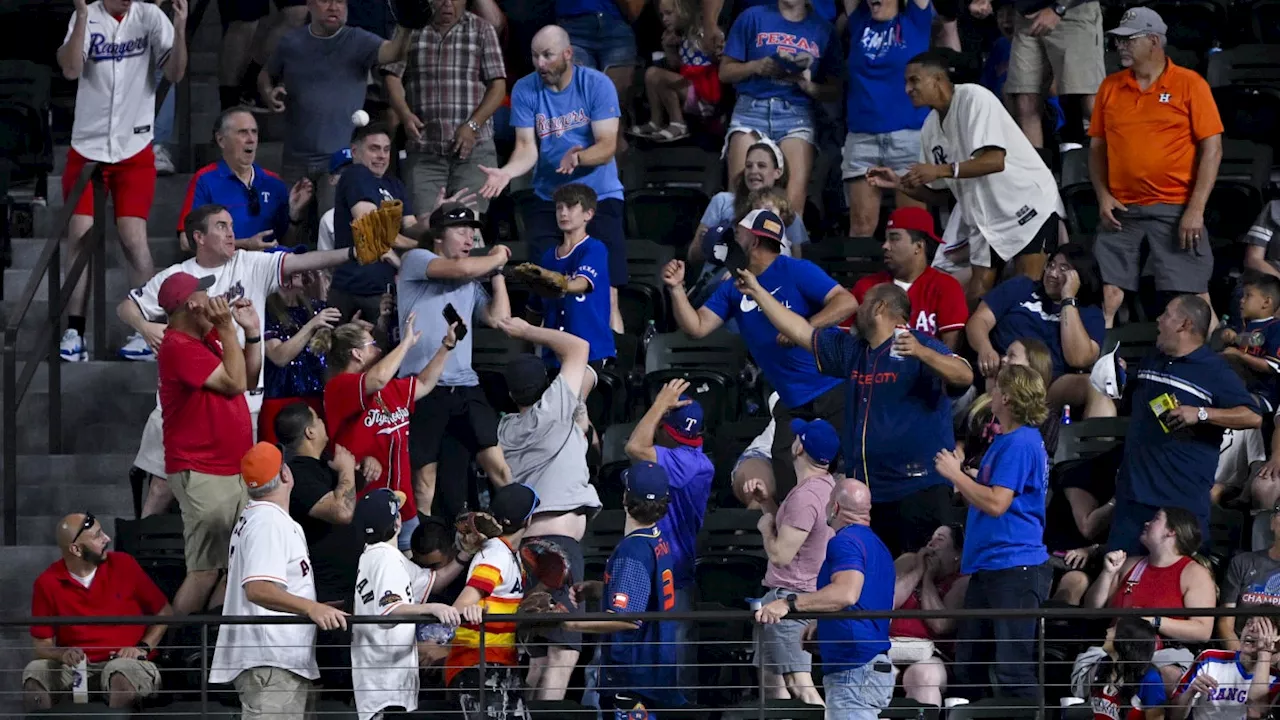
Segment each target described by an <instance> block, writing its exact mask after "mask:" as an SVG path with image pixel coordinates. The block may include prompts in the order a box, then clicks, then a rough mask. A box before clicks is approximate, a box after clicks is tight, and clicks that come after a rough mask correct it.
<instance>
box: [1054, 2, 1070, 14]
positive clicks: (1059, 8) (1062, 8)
mask: <svg viewBox="0 0 1280 720" xmlns="http://www.w3.org/2000/svg"><path fill="white" fill-rule="evenodd" d="M1053 13H1054V14H1055V15H1057V16H1058V17H1062V16H1064V15H1066V14H1067V6H1066V5H1063V4H1062V3H1057V4H1055V5H1054V6H1053Z"/></svg>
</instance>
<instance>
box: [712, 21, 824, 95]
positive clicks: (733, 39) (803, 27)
mask: <svg viewBox="0 0 1280 720" xmlns="http://www.w3.org/2000/svg"><path fill="white" fill-rule="evenodd" d="M780 53H781V54H784V55H797V54H800V53H807V54H809V55H811V56H813V65H811V66H810V76H811V79H812V80H813V81H814V82H823V81H824V80H826V79H827V78H829V77H833V76H836V75H839V74H840V42H839V36H837V35H836V30H835V27H834V26H833V25H832V24H831V23H829V22H827V21H826V20H824V19H822V18H821V17H819V16H818V15H817V14H815V13H812V12H810V13H809V14H808V15H806V16H805V18H804V19H803V20H801V21H800V22H792V21H791V20H788V19H786V18H785V17H783V16H782V13H781V12H780V11H779V10H778V6H777V4H776V3H771V4H769V5H757V6H756V7H753V8H749V9H747V10H746V11H745V12H743V13H742V14H741V15H739V16H738V19H737V20H735V21H734V22H733V27H731V28H730V29H729V34H728V35H727V36H726V37H725V44H724V56H725V57H727V58H732V59H734V60H737V61H738V62H752V61H754V60H759V59H761V58H766V57H775V56H777V55H779V54H780ZM735 87H736V88H737V90H738V94H739V97H740V98H741V100H745V101H751V100H768V99H771V98H777V99H779V100H785V101H786V102H788V103H791V104H793V105H798V106H800V107H812V106H813V104H814V101H813V98H811V97H809V96H808V95H806V94H804V92H802V91H801V90H800V88H799V87H797V85H796V83H795V82H785V81H781V80H773V79H770V78H763V77H759V76H754V75H753V76H752V77H750V78H747V79H746V80H743V81H742V82H739V83H738V84H737V85H736V86H735Z"/></svg>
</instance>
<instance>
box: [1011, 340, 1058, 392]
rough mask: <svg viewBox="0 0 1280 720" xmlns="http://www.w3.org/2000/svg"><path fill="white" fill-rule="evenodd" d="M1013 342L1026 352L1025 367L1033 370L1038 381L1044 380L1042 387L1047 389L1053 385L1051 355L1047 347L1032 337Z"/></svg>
mask: <svg viewBox="0 0 1280 720" xmlns="http://www.w3.org/2000/svg"><path fill="white" fill-rule="evenodd" d="M1013 342H1016V343H1018V344H1019V345H1021V346H1022V349H1023V351H1025V352H1026V354H1027V367H1030V368H1031V369H1032V370H1035V371H1036V374H1038V375H1039V376H1040V379H1041V380H1044V386H1045V387H1049V385H1051V384H1052V383H1053V354H1052V353H1051V352H1050V351H1049V346H1048V345H1045V344H1044V342H1043V341H1041V340H1037V339H1036V338H1033V337H1022V338H1018V339H1017V340H1014V341H1013ZM1011 344H1012V343H1011Z"/></svg>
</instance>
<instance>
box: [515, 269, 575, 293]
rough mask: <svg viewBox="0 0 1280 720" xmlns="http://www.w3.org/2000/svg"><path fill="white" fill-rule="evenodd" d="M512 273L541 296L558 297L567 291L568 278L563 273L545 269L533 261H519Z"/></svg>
mask: <svg viewBox="0 0 1280 720" xmlns="http://www.w3.org/2000/svg"><path fill="white" fill-rule="evenodd" d="M512 273H513V274H514V275H515V278H516V279H517V280H523V281H524V282H525V283H527V284H528V285H529V287H530V289H532V290H533V291H534V292H535V293H537V294H538V295H540V296H541V297H548V298H560V297H564V294H565V293H566V292H568V291H569V278H567V277H565V276H564V274H563V273H558V272H556V271H554V270H547V269H546V268H544V267H541V266H538V265H534V264H533V263H520V264H519V265H517V266H516V268H515V270H513V271H512Z"/></svg>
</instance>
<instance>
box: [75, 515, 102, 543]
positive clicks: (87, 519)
mask: <svg viewBox="0 0 1280 720" xmlns="http://www.w3.org/2000/svg"><path fill="white" fill-rule="evenodd" d="M97 522H98V519H97V518H96V517H94V516H93V513H91V512H87V511H86V512H85V514H84V522H82V523H80V529H79V530H78V531H76V534H75V535H74V536H73V537H72V538H71V544H72V545H75V544H76V541H77V540H79V539H80V536H81V535H83V534H84V531H85V530H88V529H89V528H91V527H93V526H94V524H96V523H97Z"/></svg>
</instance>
